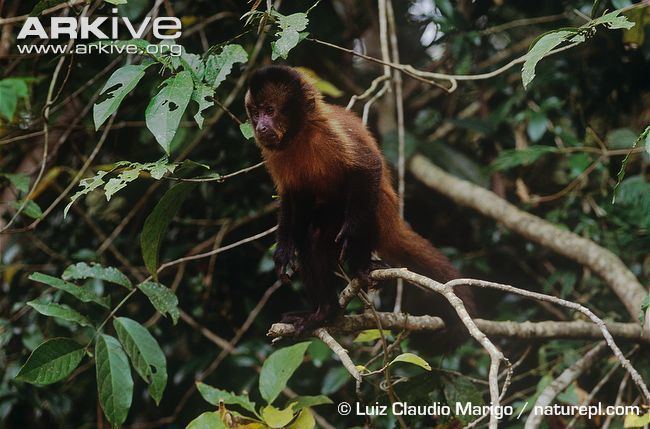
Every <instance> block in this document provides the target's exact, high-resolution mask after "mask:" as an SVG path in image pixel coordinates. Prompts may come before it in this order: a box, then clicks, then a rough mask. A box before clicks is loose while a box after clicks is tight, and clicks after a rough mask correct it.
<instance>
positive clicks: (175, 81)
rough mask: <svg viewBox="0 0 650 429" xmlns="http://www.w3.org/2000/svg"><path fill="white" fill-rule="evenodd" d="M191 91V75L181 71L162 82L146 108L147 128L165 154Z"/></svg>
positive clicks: (167, 151) (192, 87)
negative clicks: (158, 90)
mask: <svg viewBox="0 0 650 429" xmlns="http://www.w3.org/2000/svg"><path fill="white" fill-rule="evenodd" d="M193 89H194V83H193V82H192V74H191V73H190V72H188V71H186V70H184V71H181V72H179V73H177V74H176V75H174V76H172V77H170V78H169V79H167V80H166V81H164V82H163V88H162V89H161V90H160V92H159V93H158V94H156V95H155V96H154V97H153V98H152V99H151V102H150V103H149V105H148V106H147V110H146V111H145V121H146V124H147V128H149V130H150V131H151V132H152V133H153V135H154V137H155V138H156V141H157V142H158V144H159V145H160V146H161V147H162V148H163V150H164V151H165V153H167V154H169V151H170V143H171V142H172V140H173V139H174V135H175V134H176V130H177V129H178V125H179V124H180V123H181V119H182V118H183V113H185V109H186V108H187V105H188V104H189V102H190V98H191V97H192V91H193Z"/></svg>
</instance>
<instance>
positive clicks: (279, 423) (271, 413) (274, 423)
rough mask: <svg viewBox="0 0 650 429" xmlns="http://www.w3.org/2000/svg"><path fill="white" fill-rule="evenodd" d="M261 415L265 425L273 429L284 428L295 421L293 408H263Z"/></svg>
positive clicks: (268, 406)
mask: <svg viewBox="0 0 650 429" xmlns="http://www.w3.org/2000/svg"><path fill="white" fill-rule="evenodd" d="M261 414H262V420H264V423H266V424H267V425H268V426H269V427H270V428H273V429H279V428H283V427H285V426H286V425H288V424H289V422H290V421H291V420H292V419H293V409H292V407H291V406H288V407H287V408H285V409H283V410H280V409H279V408H275V407H274V406H273V405H267V406H266V407H264V408H262V412H261Z"/></svg>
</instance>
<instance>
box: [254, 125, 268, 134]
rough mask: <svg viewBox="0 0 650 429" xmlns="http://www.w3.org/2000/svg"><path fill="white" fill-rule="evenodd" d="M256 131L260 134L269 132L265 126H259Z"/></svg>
mask: <svg viewBox="0 0 650 429" xmlns="http://www.w3.org/2000/svg"><path fill="white" fill-rule="evenodd" d="M257 131H258V132H259V133H261V134H266V133H267V132H268V131H269V128H268V127H267V126H266V125H259V126H258V127H257Z"/></svg>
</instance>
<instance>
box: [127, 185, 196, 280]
mask: <svg viewBox="0 0 650 429" xmlns="http://www.w3.org/2000/svg"><path fill="white" fill-rule="evenodd" d="M193 187H194V183H190V182H181V183H179V184H177V185H175V186H173V187H172V188H170V189H169V190H168V191H167V192H166V193H165V195H163V197H162V198H161V199H160V201H158V204H156V207H154V209H153V210H152V212H151V213H150V214H149V216H147V219H146V220H145V221H144V226H143V227H142V234H141V235H140V247H141V248H142V259H144V264H145V266H146V267H147V270H149V272H150V273H151V275H152V276H153V278H154V279H157V278H158V274H157V273H156V270H157V269H158V255H159V252H160V245H161V243H162V239H163V237H164V235H165V232H167V227H168V226H169V224H170V222H171V221H172V219H173V218H174V215H176V212H177V211H178V209H180V207H181V205H182V204H183V201H184V200H185V198H186V197H187V196H188V195H189V193H190V191H191V190H192V188H193Z"/></svg>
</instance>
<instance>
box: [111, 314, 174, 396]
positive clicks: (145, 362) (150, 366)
mask: <svg viewBox="0 0 650 429" xmlns="http://www.w3.org/2000/svg"><path fill="white" fill-rule="evenodd" d="M113 326H114V327H115V332H117V337H118V338H119V339H120V342H121V343H122V346H123V347H124V350H125V351H126V354H127V355H128V356H129V358H130V359H131V364H132V365H133V368H135V370H136V371H137V372H138V374H140V377H142V379H143V380H144V381H145V382H147V383H148V384H149V394H150V395H151V397H152V398H153V400H154V401H156V405H158V404H160V400H161V399H162V395H163V391H164V390H165V385H166V384H167V360H166V359H165V354H164V353H163V351H162V349H161V348H160V346H159V345H158V342H157V341H156V339H155V338H154V337H153V336H152V335H151V334H150V333H149V331H148V330H147V328H145V327H144V326H142V325H141V324H139V323H138V322H136V321H135V320H132V319H128V318H126V317H118V318H116V319H115V320H113Z"/></svg>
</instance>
